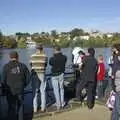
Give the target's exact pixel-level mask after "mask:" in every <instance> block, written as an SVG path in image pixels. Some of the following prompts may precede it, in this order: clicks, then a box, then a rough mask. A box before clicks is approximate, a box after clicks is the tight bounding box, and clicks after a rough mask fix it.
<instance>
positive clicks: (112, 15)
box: [0, 0, 120, 34]
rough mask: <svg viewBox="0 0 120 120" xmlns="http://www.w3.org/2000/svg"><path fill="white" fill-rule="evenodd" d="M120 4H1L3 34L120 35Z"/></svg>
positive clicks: (65, 0) (94, 0)
mask: <svg viewBox="0 0 120 120" xmlns="http://www.w3.org/2000/svg"><path fill="white" fill-rule="evenodd" d="M119 5H120V0H0V30H1V31H2V32H3V33H4V34H14V33H16V32H29V33H34V32H42V31H45V32H50V31H51V30H53V29H56V30H57V31H58V32H61V31H70V30H71V29H73V28H82V29H85V30H86V31H90V30H96V29H97V30H100V31H102V32H120V6H119Z"/></svg>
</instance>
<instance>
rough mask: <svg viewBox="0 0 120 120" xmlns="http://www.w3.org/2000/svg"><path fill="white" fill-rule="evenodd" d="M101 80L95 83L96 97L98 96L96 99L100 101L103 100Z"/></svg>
mask: <svg viewBox="0 0 120 120" xmlns="http://www.w3.org/2000/svg"><path fill="white" fill-rule="evenodd" d="M103 95H104V94H103V80H99V81H97V96H98V99H101V98H103V97H104V96H103Z"/></svg>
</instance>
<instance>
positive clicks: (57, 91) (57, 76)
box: [49, 46, 67, 110]
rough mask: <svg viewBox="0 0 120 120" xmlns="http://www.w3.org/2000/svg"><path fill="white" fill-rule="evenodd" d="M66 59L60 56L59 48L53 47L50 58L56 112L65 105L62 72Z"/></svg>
mask: <svg viewBox="0 0 120 120" xmlns="http://www.w3.org/2000/svg"><path fill="white" fill-rule="evenodd" d="M66 61H67V57H66V56H65V55H63V54H62V52H61V49H60V47H59V46H57V47H55V51H54V56H53V57H51V58H50V60H49V64H50V65H51V66H52V79H51V80H52V85H53V90H54V95H55V99H56V105H57V110H59V109H60V108H61V107H62V108H63V107H64V105H65V102H64V85H63V82H64V71H65V64H66Z"/></svg>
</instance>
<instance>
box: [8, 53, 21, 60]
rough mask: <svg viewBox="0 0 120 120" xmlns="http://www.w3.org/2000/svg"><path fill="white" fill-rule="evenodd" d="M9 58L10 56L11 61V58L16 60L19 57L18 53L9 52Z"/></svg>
mask: <svg viewBox="0 0 120 120" xmlns="http://www.w3.org/2000/svg"><path fill="white" fill-rule="evenodd" d="M9 56H10V58H11V59H12V58H16V59H17V58H18V57H19V55H18V53H17V52H16V51H12V52H10V53H9Z"/></svg>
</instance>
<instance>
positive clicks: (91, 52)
mask: <svg viewBox="0 0 120 120" xmlns="http://www.w3.org/2000/svg"><path fill="white" fill-rule="evenodd" d="M88 53H89V54H90V55H92V56H94V55H95V49H94V48H92V47H90V48H88Z"/></svg>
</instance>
